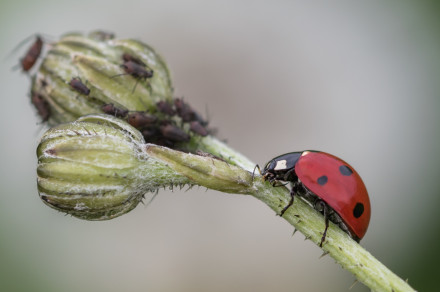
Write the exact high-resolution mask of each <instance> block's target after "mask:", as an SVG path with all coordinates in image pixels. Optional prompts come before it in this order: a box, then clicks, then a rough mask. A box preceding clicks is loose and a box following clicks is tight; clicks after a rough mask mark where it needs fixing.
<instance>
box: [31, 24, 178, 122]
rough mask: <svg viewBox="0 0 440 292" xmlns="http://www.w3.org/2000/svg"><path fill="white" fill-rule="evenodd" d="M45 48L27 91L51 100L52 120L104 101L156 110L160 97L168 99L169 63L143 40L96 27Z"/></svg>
mask: <svg viewBox="0 0 440 292" xmlns="http://www.w3.org/2000/svg"><path fill="white" fill-rule="evenodd" d="M48 47H49V51H48V52H47V54H46V56H45V57H44V59H43V62H42V64H41V66H40V68H39V70H38V72H37V74H36V76H35V78H33V84H32V89H31V91H32V93H33V94H38V95H39V96H41V98H42V99H44V101H45V102H47V104H48V105H49V110H48V112H50V117H49V119H48V123H49V124H50V125H58V124H59V123H63V122H69V121H74V120H75V119H77V118H78V117H80V116H83V115H87V114H93V113H103V112H104V111H103V110H102V107H103V106H104V105H106V104H113V105H114V106H115V107H116V108H118V109H120V110H122V111H123V110H130V111H149V112H155V111H157V109H156V108H157V106H156V104H157V103H158V102H159V101H167V102H171V101H172V92H173V88H172V84H171V78H170V74H169V71H168V68H167V65H166V63H165V61H164V60H163V59H162V57H161V56H160V55H158V54H157V53H156V52H155V51H154V50H153V49H152V48H151V47H150V46H148V45H146V44H143V43H141V42H139V41H136V40H117V39H114V36H113V35H112V34H109V33H105V32H99V31H97V32H92V33H91V34H90V35H89V36H84V35H81V34H66V35H64V36H63V37H61V39H60V40H59V41H57V42H55V43H53V44H50V45H48Z"/></svg>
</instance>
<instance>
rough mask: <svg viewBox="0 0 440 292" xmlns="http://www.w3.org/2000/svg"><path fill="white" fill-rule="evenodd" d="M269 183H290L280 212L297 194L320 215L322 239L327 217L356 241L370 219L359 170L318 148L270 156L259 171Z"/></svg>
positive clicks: (366, 197)
mask: <svg viewBox="0 0 440 292" xmlns="http://www.w3.org/2000/svg"><path fill="white" fill-rule="evenodd" d="M261 174H262V176H263V179H264V180H267V181H269V182H270V183H272V185H273V186H280V185H279V184H277V183H279V182H280V181H284V182H290V183H291V186H292V188H291V191H290V195H291V197H292V198H291V200H290V202H289V204H287V206H286V207H284V209H283V210H282V211H281V214H280V216H282V215H283V214H284V212H285V211H286V210H287V209H288V208H289V207H290V206H291V205H292V204H293V200H294V196H300V197H302V198H304V199H305V200H306V201H308V202H309V203H310V204H311V205H312V206H314V208H315V209H316V210H317V211H319V212H320V213H321V214H323V215H324V220H325V230H324V233H323V235H322V238H321V243H320V245H319V246H320V247H322V244H323V242H324V240H325V237H326V234H327V229H328V224H329V220H330V221H332V222H333V223H335V224H336V225H338V226H339V227H340V228H341V229H342V230H343V231H344V232H346V233H347V234H348V235H349V236H350V237H351V238H353V239H354V240H356V241H357V242H359V241H360V240H361V239H362V238H363V237H364V235H365V233H366V232H367V229H368V224H369V222H370V215H371V206H370V199H369V197H368V193H367V189H366V187H365V185H364V183H363V181H362V179H361V177H360V176H359V174H358V173H357V172H356V171H355V170H354V169H353V167H351V166H350V165H349V164H348V163H346V162H345V161H343V160H342V159H340V158H338V157H336V156H333V155H331V154H328V153H325V152H320V151H313V150H307V151H301V152H291V153H286V154H283V155H280V156H278V157H275V158H273V159H272V160H270V161H269V162H268V163H267V164H266V166H265V167H264V169H263V172H262V173H261Z"/></svg>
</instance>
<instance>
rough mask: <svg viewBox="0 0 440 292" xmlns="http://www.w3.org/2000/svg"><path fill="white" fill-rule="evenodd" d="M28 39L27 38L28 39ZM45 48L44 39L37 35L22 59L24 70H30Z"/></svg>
mask: <svg viewBox="0 0 440 292" xmlns="http://www.w3.org/2000/svg"><path fill="white" fill-rule="evenodd" d="M26 40H27V39H26ZM42 48H43V40H42V39H41V38H40V37H39V36H37V39H36V40H35V42H34V43H33V44H32V46H31V47H30V48H29V50H28V51H27V52H26V55H24V57H23V58H22V59H21V60H20V63H21V68H22V69H23V71H25V72H28V71H29V70H30V69H31V68H32V67H33V66H34V65H35V63H36V62H37V59H38V57H39V56H40V54H41V49H42Z"/></svg>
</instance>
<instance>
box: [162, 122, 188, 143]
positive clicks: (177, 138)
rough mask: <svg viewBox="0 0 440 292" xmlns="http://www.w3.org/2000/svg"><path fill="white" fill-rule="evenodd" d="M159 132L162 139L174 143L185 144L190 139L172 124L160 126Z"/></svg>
mask: <svg viewBox="0 0 440 292" xmlns="http://www.w3.org/2000/svg"><path fill="white" fill-rule="evenodd" d="M160 132H161V134H162V136H164V138H166V139H169V140H171V141H174V142H186V141H189V139H190V137H189V135H188V134H187V133H185V131H183V130H182V129H181V128H179V127H177V126H175V125H172V124H167V125H162V126H160Z"/></svg>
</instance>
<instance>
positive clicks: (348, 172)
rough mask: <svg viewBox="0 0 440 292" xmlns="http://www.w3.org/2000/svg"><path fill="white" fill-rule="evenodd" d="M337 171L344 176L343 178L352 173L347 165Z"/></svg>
mask: <svg viewBox="0 0 440 292" xmlns="http://www.w3.org/2000/svg"><path fill="white" fill-rule="evenodd" d="M339 171H340V172H341V174H342V175H345V176H349V175H351V174H352V173H353V171H352V170H351V169H350V167H348V166H347V165H341V166H339Z"/></svg>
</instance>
